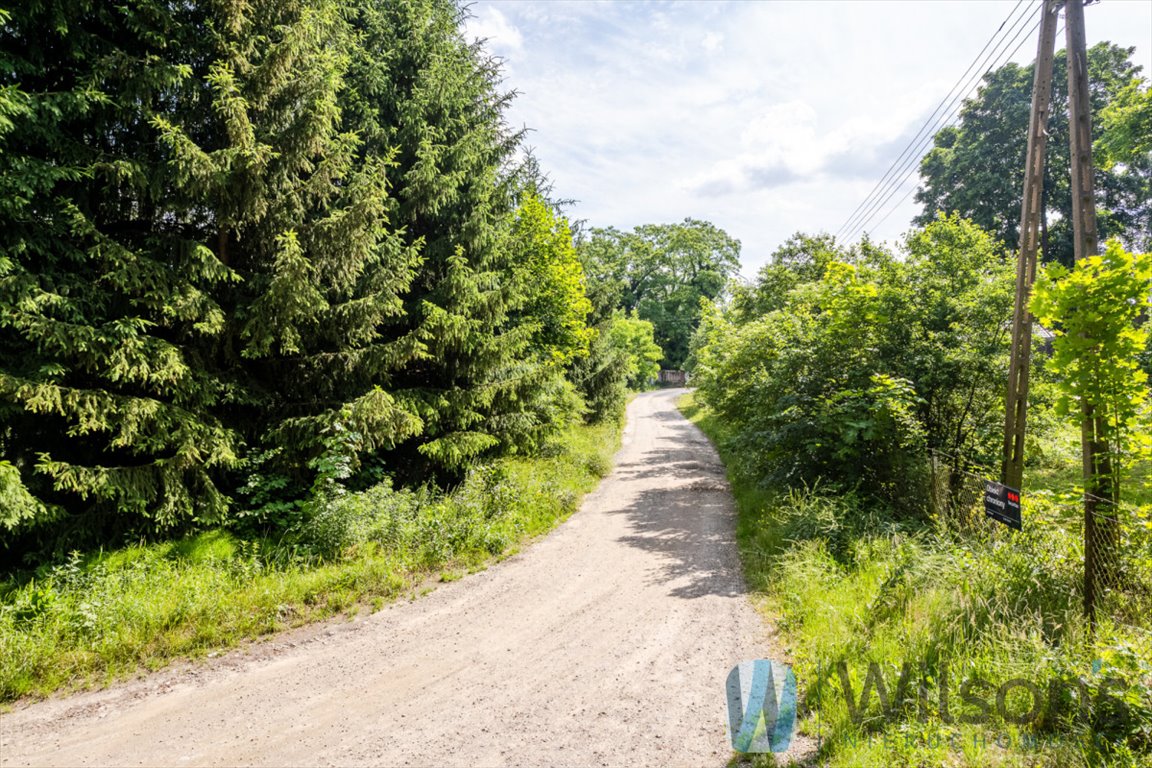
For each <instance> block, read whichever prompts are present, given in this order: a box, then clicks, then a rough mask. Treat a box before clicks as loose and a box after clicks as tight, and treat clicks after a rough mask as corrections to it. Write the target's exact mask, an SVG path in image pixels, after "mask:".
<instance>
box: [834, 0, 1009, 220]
mask: <svg viewBox="0 0 1152 768" xmlns="http://www.w3.org/2000/svg"><path fill="white" fill-rule="evenodd" d="M1024 3H1025V0H1017V3H1016V5H1015V6H1013V8H1012V10H1011V11H1009V12H1008V15H1007V16H1006V17H1005V18H1004V21H1002V22H1001V23H1000V26H999V27H997V28H996V31H995V32H994V33H993V34H992V36H991V37H990V38H989V39H988V42H986V43H985V44H984V47H983V48H982V49H981V50H980V52H979V53H978V54H977V55H976V58H974V59H973V60H972V63H971V64H969V65H968V69H966V70H965V72H964V74H962V75H961V76H960V78H959V79H958V80H957V81H956V83H955V84H954V85H953V86H952V88H951V89H950V90H949V92H948V94H947V95H946V96H945V97H944V98H943V99H942V100H941V101H940V103H939V104H938V105H937V106H936V109H935V110H934V111H933V112H932V114H931V115H929V117H928V119H927V120H925V121H924V124H923V125H922V126H921V127H920V130H919V131H918V132H917V133H916V135H915V136H914V137H913V138H912V139H911V140H910V141H909V142H908V144H907V145H905V148H904V151H903V152H901V153H900V155H899V156H898V157H897V158H896V160H895V161H894V162H893V163H892V165H891V166H889V168H888V171H887V172H886V173H885V174H884V176H883V177H881V179H880V181H878V182H877V183H876V185H875V186H874V187H873V188H872V191H871V192H869V193H868V195H867V196H866V197H865V198H864V200H863V201H861V203H860V204H859V205H858V206H856V209H855V210H854V211H853V212H852V214H851V215H849V217H848V219H847V220H846V221H845V222H844V223H843V224H842V225H841V226H840V229H839V230H837V232H836V236H837V237H839V236H840V235H841V234H842V233H845V232H852V228H853V227H854V226H855V225H858V224H859V223H860V222H861V221H863V220H864V218H863V217H865V216H867V214H868V213H869V212H870V211H871V209H872V203H874V201H875V200H876V199H878V198H880V197H881V196H883V195H884V193H885V191H886V190H887V189H888V186H889V185H890V184H891V183H892V181H893V175H894V174H898V173H899V171H897V169H898V168H900V166H901V164H902V162H904V161H905V160H906V158H908V157H909V155H910V153H912V152H913V151H914V148H915V147H916V146H917V143H918V142H920V141H921V139H922V137H926V138H929V139H930V138H931V137H932V136H933V135H934V133H935V131H934V130H930V128H931V127H933V121H936V122H937V123H939V120H937V116H938V115H939V114H940V112H941V110H945V109H948V108H949V107H951V106H952V104H955V103H956V101H957V99H959V98H962V97H963V96H964V95H967V93H968V92H969V91H970V90H971V88H972V85H973V84H974V83H975V82H978V81H979V80H980V79H982V78H983V74H984V72H986V71H987V69H986V68H983V65H984V64H985V63H986V62H987V61H988V60H989V58H990V56H985V53H986V52H987V51H988V49H989V48H990V47H991V48H993V54H991V56H997V57H998V56H999V53H997V50H998V49H1000V46H1001V44H1002V43H1003V41H1004V40H1005V39H1008V38H1011V37H1012V36H1013V34H1014V33H1016V32H1017V31H1018V28H1019V26H1020V24H1021V22H1022V21H1024V20H1025V19H1026V18H1027V17H1028V15H1029V9H1028V8H1027V7H1025V8H1024V10H1023V11H1022V12H1021V13H1020V14H1019V15H1016V14H1017V11H1018V10H1020V8H1021V6H1022V5H1024ZM1013 16H1015V17H1016V18H1015V19H1013ZM1006 26H1007V27H1008V28H1009V31H1008V33H1007V34H1003V35H1002V33H1003V32H1004V28H1005V27H1006ZM1001 52H1002V51H1001ZM974 69H975V70H976V74H975V76H974V77H972V78H970V79H969V80H968V82H967V84H966V85H964V86H963V89H962V90H961V91H960V92H959V93H957V89H958V88H961V86H962V84H964V81H965V78H967V77H968V76H969V75H970V74H971V73H972V72H973V70H974ZM950 118H951V115H949V116H948V117H946V118H944V119H950ZM926 132H927V134H926ZM912 157H913V159H918V158H916V156H915V155H912Z"/></svg>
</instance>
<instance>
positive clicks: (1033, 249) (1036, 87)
mask: <svg viewBox="0 0 1152 768" xmlns="http://www.w3.org/2000/svg"><path fill="white" fill-rule="evenodd" d="M1040 1H1041V3H1042V6H1043V7H1042V13H1043V18H1042V19H1041V20H1040V42H1039V45H1038V48H1037V51H1036V72H1035V76H1034V77H1033V80H1032V116H1031V117H1030V118H1029V121H1028V155H1027V157H1026V158H1025V161H1024V200H1023V203H1022V204H1021V210H1020V259H1019V261H1018V262H1017V264H1016V303H1015V309H1014V311H1013V313H1012V354H1011V358H1010V361H1009V365H1008V395H1007V398H1006V400H1005V402H1006V403H1007V409H1006V417H1005V422H1004V454H1003V456H1004V460H1003V464H1002V466H1001V473H1000V477H1001V482H1003V483H1004V485H1007V486H1009V487H1011V488H1015V489H1017V490H1019V489H1020V487H1021V485H1022V484H1023V479H1024V428H1025V422H1026V418H1027V413H1028V369H1029V367H1030V366H1031V363H1032V313H1031V312H1029V311H1028V299H1029V298H1030V297H1031V295H1032V283H1033V281H1034V280H1035V279H1036V258H1037V250H1038V248H1039V245H1040V218H1041V213H1042V211H1041V207H1042V206H1043V205H1044V156H1045V154H1044V153H1045V151H1046V149H1047V147H1048V117H1049V112H1050V108H1051V104H1052V64H1053V59H1054V57H1055V48H1056V22H1057V19H1058V17H1059V14H1060V7H1061V6H1062V5H1063V4H1064V0H1040ZM1072 1H1073V2H1074V3H1075V2H1076V1H1077V0H1072ZM1069 34H1071V33H1069Z"/></svg>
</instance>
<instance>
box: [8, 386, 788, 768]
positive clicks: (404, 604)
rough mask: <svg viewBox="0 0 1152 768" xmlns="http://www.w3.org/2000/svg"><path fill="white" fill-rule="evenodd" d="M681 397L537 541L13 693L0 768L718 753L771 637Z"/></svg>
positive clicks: (671, 394)
mask: <svg viewBox="0 0 1152 768" xmlns="http://www.w3.org/2000/svg"><path fill="white" fill-rule="evenodd" d="M683 391H684V390H662V391H658V392H649V393H645V394H642V395H640V396H638V397H637V398H636V399H635V400H633V402H632V403H631V405H630V406H629V408H628V426H627V428H626V430H625V432H624V443H623V446H622V448H621V450H620V452H619V454H618V455H617V457H616V466H615V469H614V471H613V472H612V474H611V475H610V476H609V477H607V478H605V480H604V481H603V483H601V485H600V487H599V488H598V489H597V490H596V491H595V492H594V493H592V494H589V495H588V496H587V497H586V498H585V501H584V503H583V506H582V507H581V508H580V510H579V511H578V512H577V513H576V514H574V515H573V516H572V517H571V518H570V519H569V520H568V521H567V522H565V523H564V524H563V525H561V526H559V527H558V528H557V529H556V530H555V531H553V532H552V533H551V534H549V535H548V536H547V537H545V538H542V539H541V540H539V541H537V542H536V543H534V544H532V545H531V546H528V547H527V548H526V549H525V551H523V552H522V553H520V554H518V555H516V556H514V557H512V558H509V559H508V560H506V561H504V562H502V563H500V564H498V565H495V566H493V567H491V568H489V569H488V570H486V571H483V572H481V573H477V574H475V575H472V576H468V577H466V578H464V579H462V580H460V581H457V582H453V583H450V584H445V585H442V586H440V587H438V588H437V589H436V590H435V591H433V592H432V593H431V594H429V595H427V596H425V597H421V598H419V599H415V600H401V601H398V602H396V603H393V604H392V605H390V606H389V607H386V608H384V609H382V610H380V611H378V612H376V613H374V614H371V615H362V616H359V617H357V618H355V619H351V620H336V621H332V622H327V623H324V624H320V625H315V626H312V627H307V628H303V629H300V630H295V631H291V632H287V633H284V634H281V635H277V636H276V637H274V638H272V639H270V640H267V641H264V642H258V643H254V644H252V645H250V646H248V647H247V648H245V649H242V650H237V651H234V652H230V653H227V654H224V655H222V656H220V657H217V658H214V659H209V660H207V661H203V662H197V663H182V664H178V665H174V666H172V667H170V668H168V669H166V670H164V671H162V672H159V673H156V674H152V675H147V676H144V677H142V678H140V679H137V680H133V681H129V682H126V683H122V684H118V685H115V686H112V687H110V688H108V689H106V690H103V691H97V692H93V693H83V694H79V695H73V696H65V697H59V698H54V699H50V700H48V701H42V702H36V703H32V704H28V705H18V706H17V707H16V709H15V710H14V711H13V712H11V713H9V714H7V715H4V716H2V717H0V765H2V766H5V767H7V766H18V765H57V766H89V765H96V766H103V765H116V766H128V765H143V766H184V765H212V766H289V765H341V766H343V765H374V766H506V765H557V766H627V768H640V766H648V765H652V766H666V765H685V766H722V765H725V764H726V763H727V761H728V759H729V758H730V757H731V754H732V753H731V750H730V748H729V745H728V743H727V738H726V735H725V727H724V721H725V716H726V715H725V695H724V682H725V678H726V676H727V674H728V671H729V670H730V669H731V668H732V666H733V665H735V664H736V663H737V662H738V661H740V660H742V659H752V658H761V657H772V656H773V655H774V650H775V647H774V644H773V640H772V638H771V637H770V635H769V633H768V631H767V628H766V627H765V626H764V624H763V622H762V620H761V618H760V617H759V616H758V614H757V613H756V612H755V611H754V610H753V608H752V605H751V604H750V602H749V600H748V598H747V596H746V594H745V589H744V584H743V580H742V578H741V575H740V570H739V563H738V560H737V554H736V544H735V539H734V533H733V527H734V511H733V502H732V498H731V495H730V493H729V491H728V486H727V483H726V481H725V479H724V472H723V468H722V467H721V465H720V463H719V461H718V459H717V457H716V453H715V451H714V450H713V449H712V446H711V445H710V444H709V443H708V441H707V439H706V438H705V437H704V436H703V434H701V433H700V431H699V430H698V429H696V427H695V426H693V425H692V424H690V423H689V422H688V421H686V420H685V419H684V418H683V417H682V416H681V415H680V413H679V412H678V411H677V410H676V398H677V397H678V396H679V395H681V394H682V393H683ZM802 748H804V745H803V743H802V742H797V743H796V744H795V745H794V749H802Z"/></svg>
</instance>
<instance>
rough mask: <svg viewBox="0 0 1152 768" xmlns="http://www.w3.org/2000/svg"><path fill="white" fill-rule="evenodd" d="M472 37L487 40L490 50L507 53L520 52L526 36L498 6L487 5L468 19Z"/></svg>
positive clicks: (469, 32)
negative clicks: (510, 21)
mask: <svg viewBox="0 0 1152 768" xmlns="http://www.w3.org/2000/svg"><path fill="white" fill-rule="evenodd" d="M467 27H468V34H469V36H470V37H475V38H479V39H480V40H487V41H488V47H489V49H490V50H492V51H494V52H496V53H499V54H503V55H507V54H510V53H518V52H519V51H521V50H522V49H523V47H524V36H523V35H522V34H521V33H520V30H519V28H517V27H516V26H515V25H513V24H511V23H509V21H508V18H507V17H506V16H505V15H504V14H503V13H501V12H500V10H499V9H498V8H494V7H492V6H485V7H483V8H481V9H480V10H479V12H478V13H477V14H476V15H475V16H473V17H471V18H469V19H468V24H467Z"/></svg>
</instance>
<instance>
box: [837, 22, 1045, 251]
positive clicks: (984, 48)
mask: <svg viewBox="0 0 1152 768" xmlns="http://www.w3.org/2000/svg"><path fill="white" fill-rule="evenodd" d="M1024 2H1025V0H1017V3H1016V5H1015V6H1013V8H1012V10H1011V11H1009V12H1008V15H1007V16H1006V17H1005V18H1004V21H1002V22H1000V26H999V27H997V28H996V31H995V32H993V33H992V36H991V37H990V38H988V42H986V43H984V47H983V48H982V49H981V50H980V53H978V54H976V58H975V59H973V60H972V63H971V64H969V65H968V69H967V70H965V72H964V74H962V75H960V78H959V79H958V80H957V81H956V82H955V84H953V86H952V90H950V91H949V92H948V95H947V96H945V97H944V98H943V99H941V101H940V103H939V104H938V105H936V109H935V111H933V112H932V114H931V115H930V116H929V117H928V119H927V120H925V121H924V125H922V126H920V131H919V132H917V134H916V136H914V137H913V138H912V139H911V140H910V141H909V142H908V144H907V145H906V146H905V147H904V152H902V153H901V154H900V157H898V158H897V159H896V161H895V162H893V163H892V165H891V166H889V168H888V171H887V172H886V173H885V174H884V176H883V177H881V179H880V181H878V182H876V186H875V187H873V188H872V191H871V192H869V193H868V195H867V197H865V198H864V199H863V200H862V201H861V202H860V204H859V205H857V206H856V210H854V211H852V213H851V215H849V217H848V219H847V220H846V221H845V222H844V223H843V224H842V225H840V229H839V230H837V232H836V234H837V236H839V235H840V233H841V232H843V231H844V229H845V228H846V227H847V226H848V225H850V224H851V223H852V221H853V220H854V219H855V218H856V216H857V214H859V213H860V211H861V210H862V209H863V208H864V206H865V205H866V204H867V203H868V201H869V200H870V199H871V198H872V196H873V195H874V194H876V191H877V190H878V189H879V188H880V186H881V185H882V184H883V183H884V182H885V180H886V179H887V178H888V176H889V174H891V173H892V170H893V169H894V168H895V167H896V165H897V164H898V163H899V162H900V161H901V160H902V159H903V158H904V154H905V153H907V152H908V150H909V149H911V148H912V145H913V144H914V143H915V142H916V140H917V139H919V138H920V134H921V133H923V132H924V129H926V128H927V127H928V125H929V124H930V123H931V122H932V120H933V119H934V118H935V117H936V115H937V113H939V111H940V110H941V109H942V108H943V107H944V105H945V104H946V103H947V102H948V99H949V98H950V97H951V96H952V94H953V93H954V92H955V91H956V89H957V88H958V87H959V86H960V84H961V83H962V82H963V81H964V78H966V77H968V75H969V73H971V71H972V68H973V67H974V66H976V62H977V61H979V60H980V57H981V56H983V55H984V52H985V51H987V50H988V46H990V45H992V43H993V41H995V40H996V38H997V36H998V35H999V34H1000V33H1001V31H1003V29H1004V25H1005V24H1007V23H1008V20H1009V19H1011V18H1012V16H1013V14H1015V13H1016V11H1017V10H1018V9H1019V8H1020V6H1021V5H1023V4H1024ZM1026 13H1027V11H1025V14H1026ZM1025 14H1022V15H1021V17H1020V18H1023V15H1025ZM1018 22H1019V18H1017V20H1016V21H1014V22H1013V23H1012V25H1013V26H1015V25H1016V23H1018Z"/></svg>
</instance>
